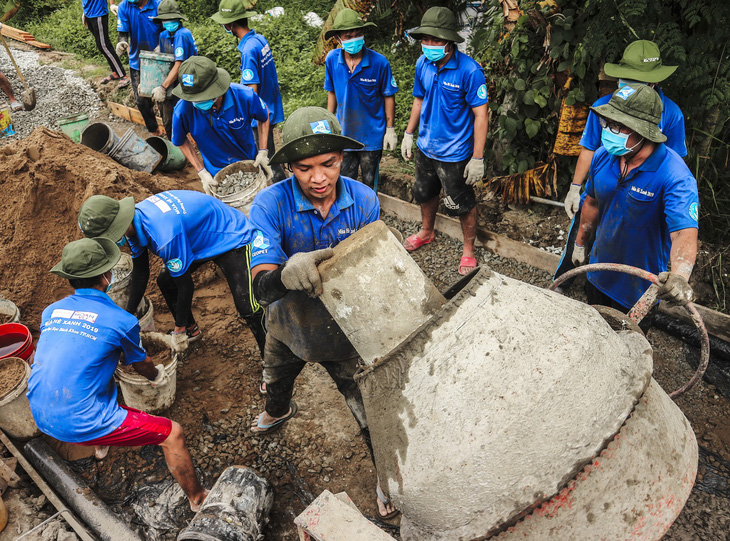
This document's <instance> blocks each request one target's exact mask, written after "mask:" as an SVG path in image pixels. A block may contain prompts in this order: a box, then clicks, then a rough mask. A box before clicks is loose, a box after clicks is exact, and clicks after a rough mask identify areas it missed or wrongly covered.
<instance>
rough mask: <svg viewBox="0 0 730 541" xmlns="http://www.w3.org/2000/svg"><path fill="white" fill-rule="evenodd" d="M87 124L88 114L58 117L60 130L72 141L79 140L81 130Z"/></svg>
mask: <svg viewBox="0 0 730 541" xmlns="http://www.w3.org/2000/svg"><path fill="white" fill-rule="evenodd" d="M88 125H89V115H87V114H86V113H78V114H75V115H71V116H67V117H64V118H59V119H58V126H59V127H60V128H61V131H62V132H63V133H65V134H66V135H68V136H69V138H70V139H71V140H72V141H73V142H74V143H80V142H81V132H83V131H84V128H86V126H88Z"/></svg>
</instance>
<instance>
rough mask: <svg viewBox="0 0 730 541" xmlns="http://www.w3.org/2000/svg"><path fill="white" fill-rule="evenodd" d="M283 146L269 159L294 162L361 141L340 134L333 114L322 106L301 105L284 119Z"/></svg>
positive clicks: (348, 147) (354, 148)
mask: <svg viewBox="0 0 730 541" xmlns="http://www.w3.org/2000/svg"><path fill="white" fill-rule="evenodd" d="M281 131H282V137H283V139H284V146H282V147H281V148H280V149H279V150H278V151H277V152H276V154H274V155H273V156H272V157H271V160H270V163H293V162H296V161H299V160H303V159H304V158H309V157H311V156H318V155H319V154H325V153H327V152H335V151H338V150H345V149H352V150H359V149H361V148H362V147H363V146H365V145H363V144H362V143H359V142H357V141H355V140H354V139H351V138H349V137H345V136H344V135H342V128H341V127H340V123H339V122H337V118H336V117H335V115H333V114H332V113H330V112H329V111H328V110H327V109H323V108H322V107H302V108H300V109H297V110H296V111H294V112H293V113H292V114H291V115H289V118H287V119H286V122H285V123H284V128H283V129H282V130H281Z"/></svg>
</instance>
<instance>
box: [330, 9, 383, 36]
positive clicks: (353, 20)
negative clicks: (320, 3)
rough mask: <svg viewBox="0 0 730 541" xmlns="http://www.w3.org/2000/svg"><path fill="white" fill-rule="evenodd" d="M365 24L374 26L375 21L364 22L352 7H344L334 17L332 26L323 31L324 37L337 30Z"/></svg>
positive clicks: (332, 34) (335, 32) (359, 26)
mask: <svg viewBox="0 0 730 541" xmlns="http://www.w3.org/2000/svg"><path fill="white" fill-rule="evenodd" d="M366 26H375V23H366V22H365V21H363V20H362V17H360V15H359V14H358V13H357V11H355V10H354V9H350V8H344V9H342V10H341V11H340V12H339V13H338V14H337V16H336V17H335V22H334V23H333V24H332V28H331V29H329V30H327V32H325V33H324V39H330V38H331V37H332V36H334V35H336V34H337V33H338V32H344V31H345V30H355V29H356V28H365V27H366Z"/></svg>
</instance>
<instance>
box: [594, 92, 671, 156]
mask: <svg viewBox="0 0 730 541" xmlns="http://www.w3.org/2000/svg"><path fill="white" fill-rule="evenodd" d="M662 108H663V105H662V99H661V97H660V96H659V94H657V93H656V91H655V90H654V89H653V88H651V87H650V86H646V85H642V84H638V83H632V84H628V85H626V86H624V87H622V88H620V89H618V90H617V91H616V92H614V93H613V96H611V99H610V100H609V102H608V103H607V104H605V105H599V106H598V107H591V111H593V112H594V113H596V114H597V115H598V116H602V117H604V118H607V119H609V120H613V121H614V122H618V123H619V124H623V125H624V126H626V127H627V128H630V129H632V130H633V131H635V132H636V133H638V134H639V135H641V136H642V137H645V138H646V139H649V141H654V142H655V143H663V142H664V141H666V140H667V136H666V135H664V134H663V133H662V130H660V129H659V122H660V121H661V119H662Z"/></svg>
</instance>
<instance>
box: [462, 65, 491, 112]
mask: <svg viewBox="0 0 730 541" xmlns="http://www.w3.org/2000/svg"><path fill="white" fill-rule="evenodd" d="M465 83H466V84H465V89H464V90H465V91H466V103H468V104H469V107H479V106H480V105H484V104H485V103H487V102H488V101H489V97H488V96H487V80H486V79H485V78H484V70H483V69H482V68H481V67H480V68H479V69H475V70H473V71H472V72H471V73H470V74H469V75H468V76H467V78H466V81H465Z"/></svg>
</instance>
